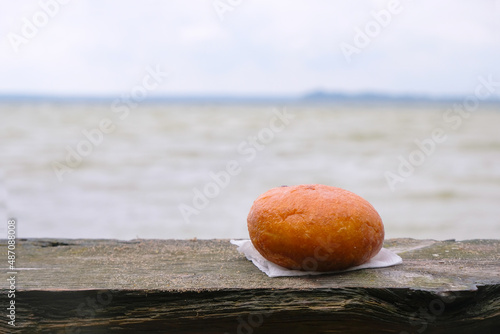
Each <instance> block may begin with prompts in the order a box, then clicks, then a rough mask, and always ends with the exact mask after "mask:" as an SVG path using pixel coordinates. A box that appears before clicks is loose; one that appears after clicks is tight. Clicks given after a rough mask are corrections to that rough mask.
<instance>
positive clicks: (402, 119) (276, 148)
mask: <svg viewBox="0 0 500 334" xmlns="http://www.w3.org/2000/svg"><path fill="white" fill-rule="evenodd" d="M451 106H452V105H451V103H450V104H446V103H442V104H434V105H415V104H414V105H405V104H385V105H384V104H375V105H362V104H350V105H348V104H344V105H342V104H339V105H288V106H286V105H194V104H193V105H160V104H144V105H139V106H137V107H131V108H128V109H127V108H121V109H120V108H117V107H116V106H112V105H111V103H110V104H106V103H102V104H69V103H60V104H56V103H38V104H27V103H26V104H23V103H16V104H2V105H0V122H1V123H0V143H1V144H0V145H1V146H0V215H1V216H2V217H1V218H2V220H3V221H4V222H5V223H2V224H1V225H0V226H1V229H0V232H1V233H2V234H3V235H4V236H5V235H6V230H7V223H6V221H7V217H15V218H16V219H17V220H18V226H17V231H18V237H57V238H118V239H133V238H162V239H163V238H165V239H166V238H181V239H184V238H193V237H197V238H245V237H248V233H247V228H246V216H247V213H248V211H249V209H250V206H251V205H252V202H253V200H254V199H255V198H256V197H257V196H258V195H259V194H261V193H263V192H265V191H266V190H268V189H270V188H273V187H277V186H281V185H293V184H311V183H322V184H327V185H332V186H337V187H341V188H344V189H348V190H350V191H352V192H355V193H357V194H358V195H360V196H362V197H364V198H365V199H367V200H368V201H369V202H371V203H372V204H373V206H374V207H375V208H376V209H377V211H378V212H379V213H380V215H381V217H382V219H383V221H384V224H385V229H386V237H387V238H392V237H411V238H432V239H451V238H455V239H472V238H497V239H498V238H500V131H499V127H500V107H499V106H498V105H496V106H494V105H482V106H480V107H479V108H478V110H476V111H474V112H473V113H471V114H470V115H469V114H465V113H464V114H463V115H460V114H457V113H455V112H451V111H449V110H448V109H449V108H450V107H451ZM99 127H100V128H99ZM85 133H86V134H85ZM416 140H417V141H418V142H419V143H420V146H421V148H419V145H417V143H416V142H415V141H416ZM423 151H425V152H423ZM402 161H405V162H402ZM402 164H403V165H404V166H401V165H402ZM398 169H400V170H399V171H398ZM387 178H389V181H390V182H388V179H387Z"/></svg>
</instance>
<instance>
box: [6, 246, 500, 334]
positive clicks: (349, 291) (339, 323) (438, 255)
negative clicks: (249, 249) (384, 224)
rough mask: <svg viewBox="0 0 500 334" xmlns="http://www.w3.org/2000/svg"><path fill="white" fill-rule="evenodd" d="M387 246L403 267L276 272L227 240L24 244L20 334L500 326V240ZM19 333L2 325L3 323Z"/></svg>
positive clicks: (19, 293)
mask: <svg viewBox="0 0 500 334" xmlns="http://www.w3.org/2000/svg"><path fill="white" fill-rule="evenodd" d="M0 243H1V245H2V247H4V248H5V249H6V245H7V244H6V241H5V240H2V241H0ZM384 247H386V248H388V249H391V250H393V251H395V252H396V253H398V254H399V255H400V256H401V257H402V258H403V264H401V265H398V266H394V267H388V268H378V269H366V270H359V271H353V272H347V273H340V274H333V275H320V276H309V277H307V276H306V277H280V278H269V277H267V276H266V275H265V274H264V273H262V272H261V271H260V270H258V269H257V268H256V267H255V266H254V265H253V264H252V263H251V262H250V261H248V260H246V258H245V257H244V256H243V255H242V254H240V253H238V252H237V251H236V247H235V246H234V245H231V244H230V243H229V240H142V239H141V240H131V241H119V240H86V239H82V240H72V239H71V240H70V239H27V240H22V239H21V240H20V239H18V243H17V247H16V255H17V258H16V266H17V276H16V289H17V293H16V305H17V308H16V317H17V318H16V323H17V325H18V328H16V332H23V331H25V332H27V333H28V332H51V333H52V332H54V333H110V332H111V333H112V332H130V333H140V332H158V333H276V332H277V331H284V330H285V331H286V332H287V333H304V332H306V329H307V332H317V333H346V332H363V331H367V332H386V333H401V332H407V333H423V332H425V333H434V332H435V333H446V332H449V331H453V332H459V333H460V332H463V333H469V332H474V331H476V332H477V331H481V332H482V333H488V332H491V333H496V332H497V330H498V329H499V328H500V240H470V241H453V240H449V241H435V240H414V239H389V240H386V241H385V243H384ZM3 270H4V272H7V271H8V270H7V269H6V265H5V266H3ZM4 284H5V283H4ZM5 287H6V284H5V285H4V286H2V290H3V291H2V294H3V295H4V296H5V295H6V294H7V290H6V288H5ZM5 319H6V317H4V319H3V320H5ZM11 329H12V328H10V327H9V326H7V324H6V321H2V324H1V326H0V330H11Z"/></svg>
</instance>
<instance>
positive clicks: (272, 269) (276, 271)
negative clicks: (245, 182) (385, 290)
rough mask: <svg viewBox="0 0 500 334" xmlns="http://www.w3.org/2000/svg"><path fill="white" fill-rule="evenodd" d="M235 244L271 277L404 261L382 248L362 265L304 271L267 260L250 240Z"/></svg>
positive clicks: (376, 266) (329, 272) (377, 266)
mask: <svg viewBox="0 0 500 334" xmlns="http://www.w3.org/2000/svg"><path fill="white" fill-rule="evenodd" d="M231 243H232V244H233V245H236V246H238V251H239V252H240V253H243V254H245V256H246V258H247V259H248V260H250V261H252V262H253V264H255V265H256V266H257V268H259V269H260V270H261V271H263V272H264V273H266V274H267V276H269V277H280V276H306V275H322V274H332V273H341V272H346V271H352V270H359V269H367V268H383V267H390V266H394V265H396V264H400V263H402V262H403V259H401V257H399V255H397V254H396V253H394V252H392V251H390V250H388V249H386V248H382V249H381V250H380V252H379V253H378V254H377V255H375V256H374V257H372V258H371V259H370V261H368V262H365V263H363V264H362V265H359V266H356V267H351V268H348V269H345V270H339V271H325V272H320V271H302V270H291V269H287V268H283V267H281V266H278V265H277V264H274V263H272V262H271V261H268V260H266V259H265V258H264V257H263V256H262V255H260V253H259V252H258V251H257V250H256V249H255V247H254V246H253V244H252V242H251V241H250V240H231Z"/></svg>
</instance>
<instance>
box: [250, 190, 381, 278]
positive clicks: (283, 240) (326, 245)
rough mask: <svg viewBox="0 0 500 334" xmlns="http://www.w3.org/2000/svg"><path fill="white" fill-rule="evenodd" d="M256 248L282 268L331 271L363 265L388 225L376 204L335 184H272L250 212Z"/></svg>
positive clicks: (377, 246)
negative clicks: (384, 222)
mask: <svg viewBox="0 0 500 334" xmlns="http://www.w3.org/2000/svg"><path fill="white" fill-rule="evenodd" d="M247 223H248V232H249V233H250V239H251V240H252V243H253V245H254V247H255V248H256V249H257V250H258V251H259V253H260V254H262V256H263V257H264V258H266V259H267V260H269V261H271V262H273V263H276V264H278V265H280V266H282V267H285V268H289V269H300V270H315V271H332V270H342V269H346V268H349V267H352V266H357V265H360V264H362V263H364V262H366V261H368V260H369V259H370V258H372V257H373V256H375V255H376V254H377V253H378V252H379V251H380V249H381V248H382V244H383V241H384V225H383V223H382V219H381V218H380V216H379V214H378V213H377V211H376V210H375V209H374V208H373V206H372V205H371V204H370V203H368V202H367V201H366V200H365V199H363V198H361V197H360V196H358V195H356V194H354V193H352V192H350V191H347V190H344V189H340V188H336V187H331V186H326V185H321V184H312V185H297V186H290V187H287V186H283V187H278V188H273V189H271V190H269V191H267V192H265V193H264V194H262V195H260V196H259V197H258V198H257V199H256V200H255V202H254V203H253V206H252V208H251V209H250V213H249V214H248V219H247Z"/></svg>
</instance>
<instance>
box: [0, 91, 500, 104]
mask: <svg viewBox="0 0 500 334" xmlns="http://www.w3.org/2000/svg"><path fill="white" fill-rule="evenodd" d="M118 98H119V95H117V96H113V95H109V96H90V95H88V96H86V95H80V96H79V95H73V96H56V95H21V94H18V95H16V94H12V95H7V94H5V95H0V103H79V104H80V103H92V104H94V103H112V102H113V101H115V100H116V99H118ZM465 98H466V96H440V97H432V96H425V95H394V94H377V93H361V94H345V93H326V92H322V91H317V92H312V93H309V94H305V95H302V96H222V95H221V96H152V97H148V98H146V99H144V100H142V101H141V103H147V104H269V103H273V104H277V103H279V104H315V105H321V104H344V103H355V104H357V103H377V104H378V103H405V104H413V103H416V104H420V103H425V104H427V103H438V104H439V103H454V102H460V101H463V100H464V99H465ZM483 103H488V104H500V97H498V98H491V99H486V100H484V101H483Z"/></svg>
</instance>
